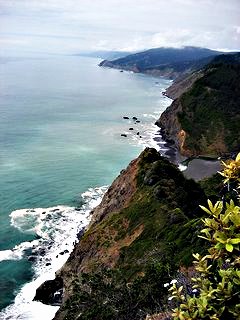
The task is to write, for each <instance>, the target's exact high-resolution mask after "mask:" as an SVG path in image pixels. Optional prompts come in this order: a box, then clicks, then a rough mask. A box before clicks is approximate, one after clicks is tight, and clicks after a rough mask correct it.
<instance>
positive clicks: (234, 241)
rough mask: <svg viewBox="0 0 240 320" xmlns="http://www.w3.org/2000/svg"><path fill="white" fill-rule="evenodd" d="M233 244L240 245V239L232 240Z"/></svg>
mask: <svg viewBox="0 0 240 320" xmlns="http://www.w3.org/2000/svg"><path fill="white" fill-rule="evenodd" d="M230 242H231V244H238V243H240V239H239V238H234V239H231V240H230Z"/></svg>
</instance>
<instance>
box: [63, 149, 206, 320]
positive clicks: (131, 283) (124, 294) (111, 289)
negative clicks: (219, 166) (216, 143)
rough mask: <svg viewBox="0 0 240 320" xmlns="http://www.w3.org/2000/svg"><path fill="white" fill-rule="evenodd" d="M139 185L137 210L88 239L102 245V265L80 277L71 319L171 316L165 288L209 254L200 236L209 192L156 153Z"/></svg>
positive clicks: (146, 160)
mask: <svg viewBox="0 0 240 320" xmlns="http://www.w3.org/2000/svg"><path fill="white" fill-rule="evenodd" d="M136 180H137V190H136V192H135V193H134V195H133V197H132V199H131V201H130V203H129V205H128V206H127V207H126V208H124V209H122V210H121V211H120V212H113V213H111V214H110V215H108V216H107V217H105V218H104V219H103V221H101V222H100V223H98V224H97V225H96V226H94V227H93V228H92V229H90V230H89V231H88V232H87V233H86V234H85V236H84V238H83V241H84V242H85V243H87V242H89V241H91V240H90V239H91V237H93V238H94V243H95V244H96V243H97V244H96V249H95V251H94V252H95V255H96V256H97V258H95V256H93V257H92V258H91V261H89V266H91V272H88V273H86V274H85V273H81V274H78V275H77V274H75V275H74V277H73V278H72V287H73V288H74V289H73V290H72V293H71V295H70V297H69V299H68V301H67V302H66V303H65V305H64V310H63V312H65V314H66V316H65V319H71V320H72V319H89V320H90V319H102V320H104V319H118V320H122V319H128V320H131V319H135V320H137V319H139V320H140V319H145V317H146V315H147V314H151V313H154V312H156V311H157V310H160V309H161V310H163V309H164V305H165V302H166V301H165V299H166V296H167V290H166V288H164V286H163V285H164V283H165V282H166V281H169V280H170V279H171V277H173V276H174V274H175V273H176V272H177V270H178V269H179V266H186V267H187V266H190V265H192V260H193V258H192V253H193V252H194V251H195V250H196V248H197V250H198V251H199V252H201V253H203V254H204V253H205V250H204V248H205V247H204V241H203V240H202V239H200V238H198V237H197V234H198V233H199V230H200V228H201V227H202V223H201V217H203V213H202V210H200V209H198V204H199V203H200V202H203V203H204V202H205V201H206V196H205V194H204V192H203V190H202V189H201V187H200V186H199V185H198V184H197V183H195V182H194V181H193V180H187V179H185V178H184V176H183V174H182V173H181V172H180V171H179V170H178V169H177V168H176V166H174V165H173V164H171V163H169V161H168V160H166V159H165V158H163V157H161V156H160V155H159V154H158V153H157V152H156V151H155V150H154V149H148V150H146V151H144V152H143V153H142V155H141V157H140V161H139V165H138V173H137V177H136ZM83 246H84V244H83ZM85 250H86V249H85ZM98 253H101V255H100V256H99V255H98ZM113 256H115V260H114V261H113V260H112V257H113ZM106 257H108V258H106Z"/></svg>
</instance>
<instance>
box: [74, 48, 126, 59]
mask: <svg viewBox="0 0 240 320" xmlns="http://www.w3.org/2000/svg"><path fill="white" fill-rule="evenodd" d="M129 54H132V52H129V51H104V50H98V51H89V52H82V53H77V54H74V55H75V56H82V57H92V58H101V59H110V60H112V59H119V58H122V57H126V56H127V55H129Z"/></svg>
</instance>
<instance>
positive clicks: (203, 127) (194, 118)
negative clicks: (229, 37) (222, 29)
mask: <svg viewBox="0 0 240 320" xmlns="http://www.w3.org/2000/svg"><path fill="white" fill-rule="evenodd" d="M194 75H195V79H194V80H193V76H194ZM239 76H240V53H236V54H226V55H220V56H217V57H216V58H214V59H213V60H212V62H211V63H210V64H208V65H207V66H206V67H205V69H203V70H202V71H201V72H197V73H195V74H193V75H192V76H191V77H192V78H189V79H188V80H189V81H188V83H185V84H186V88H185V89H184V81H185V82H186V79H185V80H184V81H180V82H178V83H176V84H175V85H173V86H172V88H169V89H168V91H167V93H168V95H170V96H172V97H174V98H176V96H178V95H179V97H177V99H176V100H174V101H173V103H172V104H171V106H169V107H168V108H167V109H166V110H165V111H164V112H163V113H162V115H161V117H160V119H159V121H157V124H158V125H159V126H160V127H161V130H162V134H163V137H164V138H165V139H167V140H172V141H174V143H175V145H176V146H177V148H178V149H179V150H180V152H181V153H182V154H184V155H187V156H191V155H203V154H204V155H222V154H226V153H230V152H237V151H238V150H239V149H240V136H239V132H240V82H239Z"/></svg>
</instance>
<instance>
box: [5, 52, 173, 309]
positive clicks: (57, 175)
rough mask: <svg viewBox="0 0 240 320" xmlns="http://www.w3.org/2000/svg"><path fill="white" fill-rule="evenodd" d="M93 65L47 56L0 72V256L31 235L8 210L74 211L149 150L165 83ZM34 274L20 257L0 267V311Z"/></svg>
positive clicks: (163, 103) (162, 106) (10, 65)
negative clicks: (88, 192)
mask: <svg viewBox="0 0 240 320" xmlns="http://www.w3.org/2000/svg"><path fill="white" fill-rule="evenodd" d="M98 63H99V60H97V59H93V58H83V57H50V58H42V59H18V60H16V61H10V62H8V63H4V64H1V65H0V250H1V251H2V252H3V250H8V249H9V250H11V249H12V248H13V247H14V246H16V245H19V244H21V243H22V242H24V241H31V240H33V239H35V238H36V234H37V233H36V232H34V231H33V230H32V231H31V230H30V228H29V229H27V230H26V231H24V230H22V229H20V230H19V228H17V227H16V225H13V223H12V224H11V218H10V214H11V212H12V211H14V210H17V209H23V208H36V207H37V208H44V207H52V206H57V205H65V206H71V207H76V206H80V205H81V203H82V198H81V194H82V193H83V192H85V191H86V190H88V189H89V188H95V187H97V186H103V185H109V184H110V183H111V182H112V180H113V179H114V178H115V177H116V176H117V175H118V174H119V172H120V170H121V169H122V168H124V167H126V165H127V164H128V163H129V161H130V160H132V159H133V158H134V157H136V156H137V155H138V154H139V152H140V151H141V150H142V149H143V147H144V146H146V145H151V143H153V140H152V137H153V135H154V133H155V132H156V131H157V129H156V128H155V127H154V126H153V123H154V121H155V119H156V118H157V117H158V116H159V115H160V113H161V112H162V111H163V110H164V109H165V108H166V106H167V105H168V104H169V100H168V99H167V98H166V97H163V96H161V91H163V90H164V89H165V88H166V87H167V86H168V85H169V81H167V80H164V79H161V80H159V79H158V80H156V79H154V78H152V77H148V76H144V75H140V74H132V73H129V72H123V73H120V72H119V71H117V70H111V69H103V68H100V67H98V66H97V64H98ZM156 81H157V82H158V83H156ZM123 116H129V117H130V118H132V117H133V116H136V117H138V118H139V120H140V121H141V122H140V123H134V121H133V120H131V119H130V120H124V119H123V118H122V117H123ZM130 127H133V128H134V130H132V131H129V128H130ZM124 132H125V133H127V137H126V138H125V137H121V133H124ZM137 132H139V135H137ZM140 135H141V136H142V138H139V136H140ZM24 218H26V217H24ZM28 218H29V217H28ZM28 222H29V221H28ZM29 223H35V222H29ZM5 253H6V251H5ZM33 274H34V270H33V269H32V264H31V262H29V261H28V260H27V259H26V257H22V258H21V259H18V260H17V259H15V260H14V259H3V261H2V262H0V308H3V307H5V306H6V305H8V304H9V303H11V302H12V301H13V299H14V297H15V296H16V294H17V292H18V290H19V288H20V287H21V286H22V285H23V284H24V283H26V282H27V281H29V280H30V279H31V277H32V276H33Z"/></svg>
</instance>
